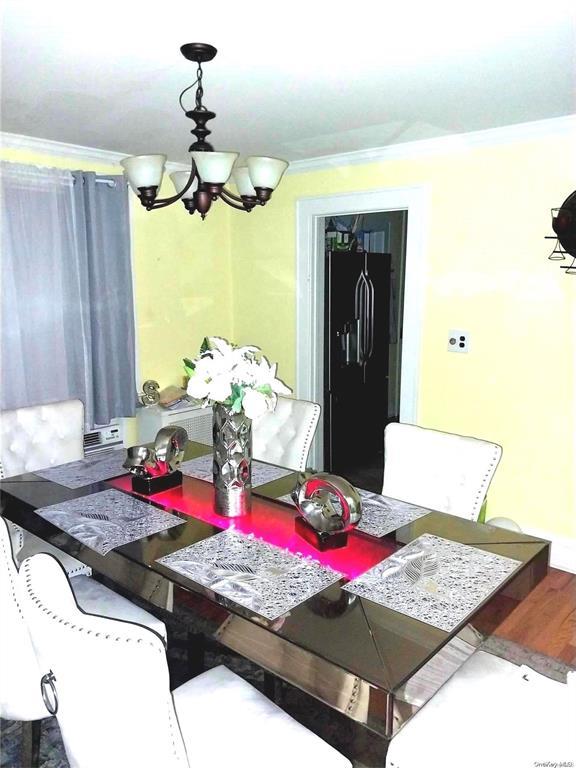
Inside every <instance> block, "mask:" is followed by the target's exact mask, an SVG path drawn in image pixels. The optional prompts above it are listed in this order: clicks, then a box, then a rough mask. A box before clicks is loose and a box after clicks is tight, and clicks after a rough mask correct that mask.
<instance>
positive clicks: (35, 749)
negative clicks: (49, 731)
mask: <svg viewBox="0 0 576 768" xmlns="http://www.w3.org/2000/svg"><path fill="white" fill-rule="evenodd" d="M41 731H42V720H27V721H26V722H23V723H22V748H21V755H20V759H21V762H22V766H25V767H26V768H27V767H28V766H31V768H37V767H38V766H39V765H40V734H41Z"/></svg>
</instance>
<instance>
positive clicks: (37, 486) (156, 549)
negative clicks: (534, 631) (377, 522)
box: [1, 442, 550, 740]
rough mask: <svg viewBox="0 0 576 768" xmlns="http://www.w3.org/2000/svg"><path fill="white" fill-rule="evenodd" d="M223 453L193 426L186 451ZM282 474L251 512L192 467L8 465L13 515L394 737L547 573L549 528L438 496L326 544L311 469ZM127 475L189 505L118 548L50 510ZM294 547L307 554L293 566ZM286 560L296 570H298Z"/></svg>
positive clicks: (164, 503)
mask: <svg viewBox="0 0 576 768" xmlns="http://www.w3.org/2000/svg"><path fill="white" fill-rule="evenodd" d="M210 453H211V448H210V447H209V446H206V445H202V444H200V443H193V442H191V443H189V444H188V446H187V449H186V456H185V460H186V461H191V460H194V459H197V458H198V457H201V456H209V454H210ZM207 460H208V461H209V459H207ZM111 466H112V467H113V464H111ZM109 472H112V473H115V474H117V472H118V468H116V469H111V470H109ZM277 474H280V475H281V476H279V477H278V476H277ZM268 476H274V477H275V478H276V479H273V480H270V481H268V482H264V484H262V485H259V486H257V487H256V488H255V489H254V490H253V497H252V510H251V512H250V514H249V515H247V516H245V517H242V518H236V519H229V518H223V517H220V516H219V515H217V514H216V512H215V509H214V490H213V486H212V484H211V483H210V482H208V481H207V480H206V479H200V477H192V476H184V478H183V483H182V485H181V486H178V487H176V488H173V489H170V490H168V491H164V492H162V493H158V494H155V495H154V496H150V497H144V496H137V495H136V494H133V493H132V490H131V476H129V475H126V474H123V473H122V474H119V475H118V476H116V477H112V476H111V477H109V478H108V479H105V480H98V481H95V482H91V481H90V478H89V480H88V484H85V485H81V486H80V487H73V488H70V487H66V486H65V485H62V484H61V483H59V482H56V481H55V480H54V479H47V478H46V477H42V476H40V475H39V474H37V473H34V474H25V475H20V476H17V477H13V478H9V479H6V480H3V481H2V482H1V491H2V515H3V516H4V517H5V518H7V519H8V520H10V521H12V522H13V523H16V524H17V525H19V526H21V527H22V528H24V529H25V530H27V531H29V532H30V533H33V534H35V535H36V536H38V537H40V538H41V539H43V540H45V541H46V542H49V543H50V544H52V545H54V546H56V547H58V548H59V549H61V550H63V551H64V552H67V553H68V554H70V555H73V556H74V557H76V558H77V559H79V560H80V561H82V562H83V563H85V564H87V565H89V566H90V567H91V568H92V569H93V572H94V575H95V577H96V578H98V575H99V574H100V575H101V576H102V577H103V578H105V579H106V583H114V584H116V585H117V586H118V588H119V589H120V590H121V591H124V593H126V594H131V595H134V596H137V597H138V598H140V599H143V600H145V601H146V602H147V603H149V604H152V605H156V606H157V607H159V608H161V609H162V610H163V611H168V612H172V613H180V614H181V613H182V609H183V608H184V609H185V614H186V615H194V614H198V615H199V616H203V617H204V619H205V620H206V621H205V622H204V624H203V626H204V627H206V626H207V627H208V629H206V630H205V631H206V632H207V633H208V634H209V635H210V636H211V638H212V639H213V640H214V639H215V640H217V641H218V642H219V643H221V644H222V645H223V646H225V647H227V648H229V649H231V650H232V651H234V652H236V653H238V654H240V655H242V656H244V657H245V658H247V659H249V660H250V661H251V662H254V663H256V664H257V665H259V666H260V667H262V668H263V669H264V670H265V671H267V672H269V673H272V674H273V675H275V676H277V677H278V678H280V679H281V680H284V681H286V682H288V683H290V684H292V685H293V686H296V687H297V688H299V689H300V690H302V691H304V692H305V693H307V694H309V695H310V696H312V697H315V698H316V699H318V700H320V701H321V702H323V703H324V704H326V705H328V706H329V707H331V708H333V709H334V710H337V711H338V712H340V713H342V714H343V715H345V716H346V717H347V718H349V719H350V720H351V721H353V722H354V723H356V724H358V725H359V726H361V727H362V728H366V729H368V730H369V731H370V732H372V733H373V734H376V735H377V736H378V737H380V738H382V739H384V740H387V739H389V738H391V737H392V736H393V735H394V734H395V733H396V732H397V731H398V729H399V728H400V727H401V726H402V725H403V724H404V723H405V722H406V721H407V720H408V719H409V718H410V717H411V716H412V715H414V714H415V713H416V712H417V711H418V709H419V708H420V707H421V706H423V705H424V704H425V702H426V701H427V700H428V699H429V698H430V697H431V696H432V695H433V694H434V693H435V691H436V690H437V689H438V688H439V687H440V685H442V684H443V683H444V682H445V681H446V679H448V678H449V677H450V676H451V675H452V674H453V673H454V672H455V671H456V669H457V668H458V667H459V666H460V665H461V664H463V663H464V661H465V660H466V658H467V657H468V656H469V655H470V654H471V653H472V652H473V651H474V650H475V649H476V648H477V647H478V645H479V644H480V643H481V642H482V640H483V639H484V637H485V636H486V635H488V634H490V633H491V632H492V630H493V629H494V628H495V626H497V624H498V623H500V621H502V620H503V619H504V618H505V616H506V615H507V614H508V613H509V612H511V611H512V610H513V609H514V608H515V607H516V606H517V605H518V603H519V602H520V601H521V600H523V599H524V597H526V595H527V594H528V593H529V592H530V591H531V590H532V589H533V588H534V587H535V586H536V585H537V584H538V583H539V581H540V580H541V579H542V578H544V576H545V575H546V573H547V569H548V563H549V554H550V544H549V542H548V541H544V540H540V539H538V538H535V537H532V536H528V535H525V534H522V533H518V532H515V531H510V530H506V529H501V528H496V527H492V526H490V525H484V524H480V523H475V522H471V521H468V520H464V519H461V518H458V517H454V516H452V515H448V514H444V513H441V512H436V511H433V510H420V512H419V515H418V516H417V517H416V519H413V520H412V521H411V522H409V523H407V524H402V525H400V526H399V527H397V528H396V529H394V530H391V531H389V532H388V533H386V534H385V535H382V536H374V535H370V534H369V533H366V532H365V531H362V530H358V529H357V530H355V531H353V532H352V533H351V534H350V536H349V539H348V544H347V546H346V547H343V548H341V549H337V550H332V551H328V552H319V551H318V550H315V548H314V547H313V546H312V545H311V544H309V543H307V542H306V541H304V539H302V538H301V537H299V536H298V534H297V533H296V532H295V530H294V520H295V516H296V510H295V508H294V506H293V505H291V504H290V503H289V501H287V494H289V493H290V491H291V490H292V488H293V487H294V484H295V481H296V474H295V473H293V472H289V471H284V473H282V472H280V473H276V474H275V473H271V474H270V475H267V474H266V472H264V473H263V474H262V478H263V479H264V480H266V479H267V477H268ZM112 490H113V491H115V492H116V493H117V494H122V495H123V497H127V496H128V497H130V498H129V499H128V501H130V499H133V498H137V499H138V500H139V501H140V502H141V503H142V504H144V505H146V506H147V507H148V508H149V509H151V511H153V512H154V514H156V512H157V511H158V510H160V511H163V512H164V513H167V514H170V515H172V516H174V517H175V518H177V520H171V524H170V527H167V528H165V529H163V530H159V531H158V532H156V533H152V534H147V535H144V536H142V537H141V538H137V539H136V540H133V541H130V542H129V543H125V544H120V545H119V546H115V547H114V548H111V549H108V551H106V553H105V554H103V553H102V552H101V551H98V550H97V548H94V547H93V546H90V545H88V544H86V543H82V541H80V540H79V539H78V538H76V537H75V536H74V535H72V534H71V533H67V532H66V531H65V530H63V529H62V528H60V527H58V525H56V524H55V522H54V520H55V519H57V518H54V517H53V516H52V517H51V518H50V520H52V521H50V520H49V519H47V516H42V514H41V512H40V513H39V512H38V510H40V511H42V510H45V509H46V508H50V509H54V508H56V509H59V506H61V507H62V508H64V509H67V508H68V507H65V506H64V505H66V504H68V503H71V504H72V507H70V508H74V503H75V500H76V501H78V500H81V502H80V507H82V506H85V505H88V508H90V509H96V507H95V506H94V504H95V500H96V497H97V495H98V494H102V493H104V492H108V493H109V492H110V491H112ZM104 498H105V499H106V498H108V497H104ZM280 499H283V500H280ZM396 504H398V503H396ZM400 504H401V503H400ZM90 505H92V506H90ZM138 508H139V509H141V507H140V506H139V505H138ZM93 516H94V518H95V519H96V520H97V518H98V514H97V513H94V515H93ZM48 517H50V515H48ZM217 537H220V538H217ZM238 539H240V540H241V541H240V544H241V545H243V546H244V545H245V544H246V540H247V541H248V543H249V546H248V549H247V550H246V551H244V549H242V551H240V550H238V549H236V550H233V551H234V552H237V553H239V554H238V557H232V561H234V562H233V563H232V564H231V563H230V558H228V561H227V562H224V563H223V562H221V560H222V557H223V555H222V552H224V551H225V550H222V548H221V547H220V549H219V548H218V547H219V546H220V545H221V544H226V545H227V546H228V545H230V543H231V544H232V545H233V546H236V547H237V545H238ZM421 542H423V546H424V549H418V546H420V543H421ZM261 543H263V545H266V546H263V545H262V546H261ZM430 543H432V545H434V546H436V549H435V550H434V551H432V550H431V549H430V548H429V545H430ZM267 545H270V547H268V546H267ZM255 547H256V548H259V549H260V550H262V549H263V548H264V549H266V552H264V555H265V556H268V555H270V552H272V556H273V557H274V556H276V558H277V559H276V560H274V562H273V563H272V564H271V565H270V563H268V565H267V566H266V567H267V568H268V570H267V571H266V574H267V575H266V574H265V578H264V581H263V582H262V581H260V582H259V581H258V573H257V572H256V568H255V567H254V566H253V564H252V562H251V560H250V557H252V555H251V554H250V553H251V552H254V551H255ZM427 547H428V549H427ZM277 550H281V553H280V554H278V551H277ZM226 551H230V550H226ZM414 551H415V554H414ZM182 553H185V554H186V557H184V555H183V554H182ZM403 553H404V554H403ZM260 554H261V553H260ZM260 554H259V555H258V557H260ZM284 555H286V557H288V558H293V559H294V563H293V562H292V560H289V561H288V566H286V565H285V562H284V560H285V559H286V557H285V558H284V560H282V557H283V556H284ZM186 558H187V559H186ZM202 558H204V559H203V560H202ZM278 558H280V560H278ZM236 561H237V562H236ZM302 564H304V565H302ZM478 564H479V565H478ZM292 566H294V567H292ZM300 566H302V568H303V570H300V571H299V570H298V568H299V567H300ZM304 566H306V567H304ZM286 568H287V570H288V571H290V573H291V574H292V576H291V577H290V578H291V579H292V580H290V579H288V580H284V581H282V578H284V577H285V575H286V574H285V571H286ZM270 569H272V570H270ZM283 569H284V570H283ZM306 569H307V570H306ZM499 569H502V570H499ZM230 570H231V572H229V571H230ZM427 571H428V572H427ZM270 574H272V576H270ZM495 574H496V575H495ZM498 574H499V575H498ZM260 575H261V574H260ZM496 576H497V578H496ZM401 577H402V579H403V581H401V582H400V581H398V579H400V578H401ZM275 579H276V581H275ZM278 579H280V581H279V580H278ZM261 584H264V586H265V589H264V592H263V593H262V594H264V593H265V599H264V597H262V595H261V594H259V593H258V589H259V585H261ZM294 585H296V586H294ZM394 585H396V586H394ZM266 590H268V591H266ZM474 595H476V596H475V597H474ZM471 596H472V597H471ZM260 598H262V599H260ZM259 599H260V602H259ZM285 599H287V600H288V603H286V602H284V603H283V602H282V600H285ZM275 601H276V602H275ZM286 605H288V606H289V607H288V609H287V610H284V609H283V606H286ZM274 606H276V609H275V608H274Z"/></svg>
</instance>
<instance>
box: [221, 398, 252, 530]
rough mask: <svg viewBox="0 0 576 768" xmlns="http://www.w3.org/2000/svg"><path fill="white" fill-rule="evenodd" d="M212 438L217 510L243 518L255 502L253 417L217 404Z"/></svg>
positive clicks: (226, 515)
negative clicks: (253, 494)
mask: <svg viewBox="0 0 576 768" xmlns="http://www.w3.org/2000/svg"><path fill="white" fill-rule="evenodd" d="M212 438H213V451H214V462H213V465H212V473H213V476H214V491H215V499H216V511H217V512H218V513H219V514H220V515H224V516H225V517H240V515H245V514H247V513H248V512H249V511H250V504H251V501H252V473H251V462H252V420H251V419H249V418H248V417H247V416H246V414H244V413H232V411H231V410H230V409H229V408H228V407H227V406H225V405H221V404H219V403H217V404H215V405H214V408H213V418H212Z"/></svg>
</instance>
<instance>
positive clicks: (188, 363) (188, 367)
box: [184, 357, 196, 376]
mask: <svg viewBox="0 0 576 768" xmlns="http://www.w3.org/2000/svg"><path fill="white" fill-rule="evenodd" d="M184 370H185V371H186V373H187V374H188V376H192V375H193V374H194V371H195V370H196V365H195V364H194V363H193V362H192V360H190V359H189V358H187V357H185V358H184Z"/></svg>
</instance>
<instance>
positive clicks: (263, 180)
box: [246, 157, 288, 189]
mask: <svg viewBox="0 0 576 768" xmlns="http://www.w3.org/2000/svg"><path fill="white" fill-rule="evenodd" d="M246 162H247V163H248V172H249V173H250V180H251V181H252V184H253V186H255V187H266V188H267V189H276V187H277V186H278V184H279V182H280V179H281V178H282V174H283V173H284V171H285V170H286V168H288V163H287V162H286V161H285V160H279V159H278V158H277V157H248V158H247V159H246Z"/></svg>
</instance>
